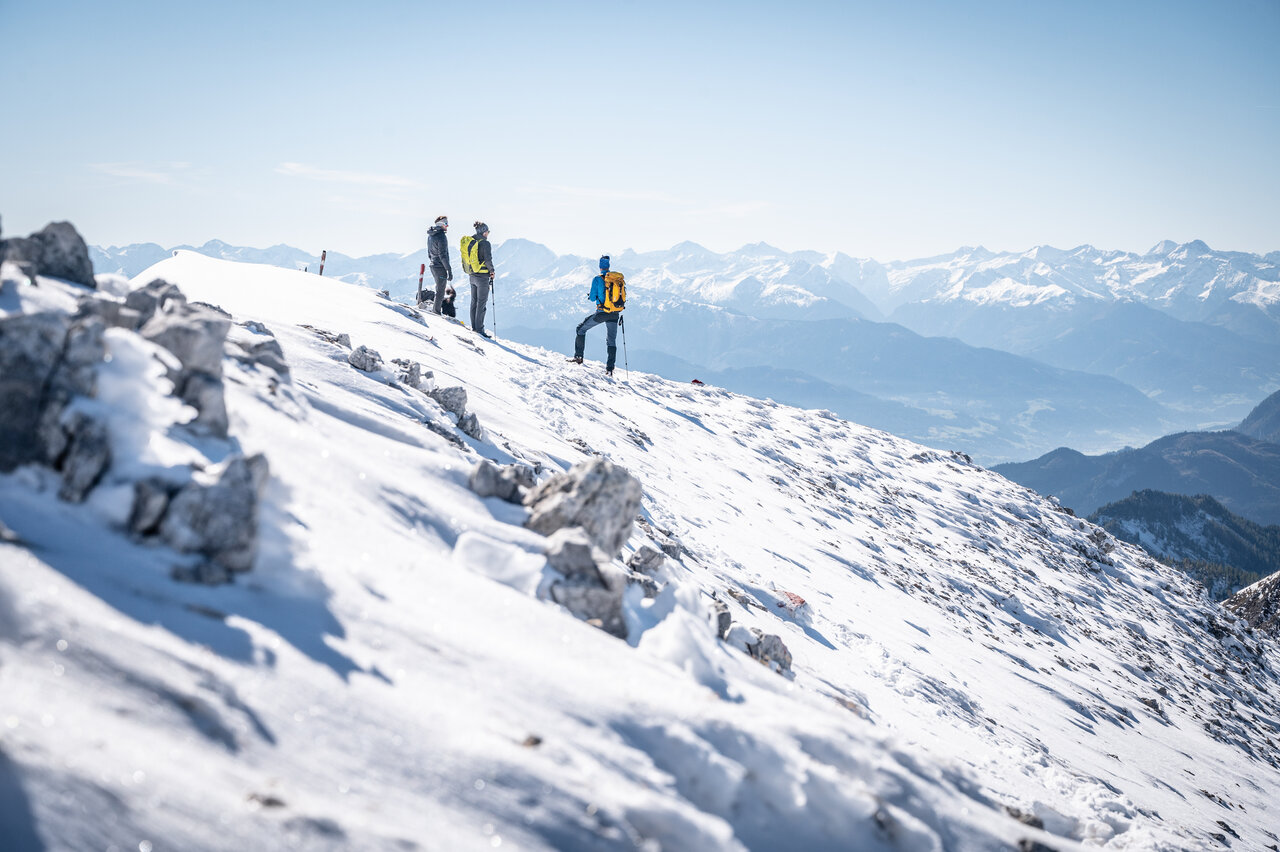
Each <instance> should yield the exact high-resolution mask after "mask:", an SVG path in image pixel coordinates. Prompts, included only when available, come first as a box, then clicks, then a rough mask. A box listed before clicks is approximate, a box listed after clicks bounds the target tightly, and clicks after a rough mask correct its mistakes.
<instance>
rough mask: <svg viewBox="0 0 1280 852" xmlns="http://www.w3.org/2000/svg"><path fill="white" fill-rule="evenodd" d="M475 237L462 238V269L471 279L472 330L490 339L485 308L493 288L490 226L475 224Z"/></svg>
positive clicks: (482, 223) (480, 223)
mask: <svg viewBox="0 0 1280 852" xmlns="http://www.w3.org/2000/svg"><path fill="white" fill-rule="evenodd" d="M475 229H476V233H475V236H474V237H473V236H466V237H463V238H462V241H461V243H462V245H461V247H462V268H463V269H465V270H466V271H467V275H469V276H470V277H471V330H472V331H474V332H476V333H477V334H479V335H480V336H481V337H484V338H488V337H489V335H488V334H486V333H485V330H484V314H485V308H486V307H487V306H488V302H489V290H490V288H491V287H493V277H494V269H493V247H492V246H490V245H489V226H488V225H486V224H485V223H484V222H476V223H475Z"/></svg>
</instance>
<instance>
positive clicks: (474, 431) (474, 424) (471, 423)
mask: <svg viewBox="0 0 1280 852" xmlns="http://www.w3.org/2000/svg"><path fill="white" fill-rule="evenodd" d="M458 428H459V429H460V430H461V431H462V432H463V433H464V434H466V435H470V436H471V437H472V438H475V439H476V440H477V441H483V440H484V429H483V428H482V427H481V426H480V418H479V417H477V416H476V413H475V412H474V411H468V412H467V413H466V414H464V415H462V416H461V417H459V418H458Z"/></svg>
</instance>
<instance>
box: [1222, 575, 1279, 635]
mask: <svg viewBox="0 0 1280 852" xmlns="http://www.w3.org/2000/svg"><path fill="white" fill-rule="evenodd" d="M1222 605H1223V606H1225V607H1226V608H1227V609H1229V610H1231V611H1232V612H1234V613H1235V614H1236V615H1238V616H1240V617H1241V618H1243V619H1244V620H1245V621H1247V622H1249V624H1250V626H1252V627H1253V629H1254V630H1257V631H1259V632H1261V633H1265V634H1267V635H1268V636H1274V637H1280V574H1272V575H1271V576H1270V577H1266V578H1264V579H1262V580H1259V581H1258V582H1256V583H1254V584H1253V585H1252V586H1249V587H1248V588H1247V589H1241V590H1240V591H1238V592H1236V593H1235V594H1234V595H1232V596H1231V597H1229V598H1227V599H1226V600H1225V601H1223V602H1222Z"/></svg>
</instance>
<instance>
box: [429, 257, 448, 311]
mask: <svg viewBox="0 0 1280 852" xmlns="http://www.w3.org/2000/svg"><path fill="white" fill-rule="evenodd" d="M431 277H432V278H434V279H436V300H435V303H434V304H433V305H432V306H431V310H432V311H434V312H435V313H437V314H438V313H440V305H441V304H443V303H444V288H445V285H446V284H448V282H449V273H448V271H447V270H444V269H436V268H435V267H434V266H433V267H431Z"/></svg>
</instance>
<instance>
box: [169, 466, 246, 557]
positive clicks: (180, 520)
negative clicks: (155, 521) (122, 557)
mask: <svg viewBox="0 0 1280 852" xmlns="http://www.w3.org/2000/svg"><path fill="white" fill-rule="evenodd" d="M268 473H269V471H268V466H267V460H266V458H265V457H264V456H262V455H255V456H251V457H248V458H246V457H244V456H235V457H233V458H232V459H230V460H229V461H228V462H226V464H225V465H224V466H223V468H222V470H221V472H220V473H219V474H218V478H217V481H216V482H214V483H213V484H211V485H202V484H200V483H196V482H191V483H188V484H187V485H184V486H183V487H182V488H181V489H180V490H179V491H178V493H177V494H175V495H174V497H173V499H172V500H171V501H170V503H169V508H168V511H167V512H166V513H165V516H164V520H162V521H161V522H160V534H161V536H162V537H163V538H164V540H165V542H167V543H168V544H169V545H170V546H171V547H173V548H174V549H175V550H178V551H180V552H183V553H199V554H201V555H203V556H205V557H206V558H207V559H208V560H209V561H210V562H212V563H214V564H216V565H218V566H221V567H222V568H225V569H226V570H228V571H230V572H233V573H234V572H239V571H248V570H249V569H250V568H252V567H253V559H254V555H255V553H256V551H257V542H258V520H257V510H258V501H259V498H260V496H261V494H262V489H263V488H264V487H265V485H266V480H267V476H268Z"/></svg>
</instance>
